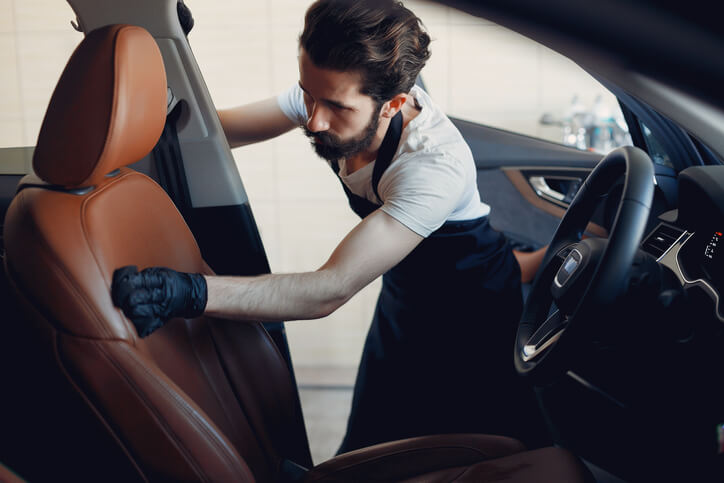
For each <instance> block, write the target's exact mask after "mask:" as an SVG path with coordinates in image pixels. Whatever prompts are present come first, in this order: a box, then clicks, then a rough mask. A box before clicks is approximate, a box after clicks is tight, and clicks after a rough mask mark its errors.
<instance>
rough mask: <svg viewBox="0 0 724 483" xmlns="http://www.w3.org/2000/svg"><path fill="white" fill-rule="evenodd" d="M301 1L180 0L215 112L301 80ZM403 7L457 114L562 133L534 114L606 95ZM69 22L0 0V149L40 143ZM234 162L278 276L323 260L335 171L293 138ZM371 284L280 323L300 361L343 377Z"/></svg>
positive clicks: (328, 246)
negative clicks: (422, 33) (320, 315)
mask: <svg viewBox="0 0 724 483" xmlns="http://www.w3.org/2000/svg"><path fill="white" fill-rule="evenodd" d="M309 3H311V2H310V1H308V0H254V1H252V0H234V1H229V0H186V4H187V5H188V6H189V7H190V9H191V10H192V12H193V15H194V18H195V21H196V26H195V27H194V30H193V31H192V32H191V35H190V37H189V40H190V42H191V46H192V48H193V50H194V53H195V55H196V58H197V61H198V63H199V65H200V67H201V70H202V72H203V73H204V76H205V79H206V82H207V85H208V87H209V91H210V92H211V95H212V98H213V99H214V102H215V104H216V105H217V107H229V106H233V105H238V104H244V103H246V102H251V101H256V100H259V99H263V98H266V97H270V96H273V95H276V94H277V93H279V92H280V91H281V90H283V89H286V88H287V87H288V86H290V85H291V84H292V83H294V82H296V81H297V79H298V71H297V59H296V57H297V37H298V35H299V32H300V30H301V27H302V21H303V15H304V12H305V10H306V8H307V6H308V5H309ZM406 5H407V6H408V7H409V8H410V9H411V10H413V11H414V12H415V13H416V14H417V15H418V16H419V17H420V18H421V19H422V20H423V22H424V23H425V24H426V26H427V27H428V30H429V32H430V34H431V36H432V38H433V43H432V47H431V49H432V58H431V60H430V62H429V64H428V66H427V67H426V68H425V70H424V71H423V76H424V79H425V82H426V84H427V86H428V89H429V91H430V93H431V95H432V96H433V98H434V99H435V100H436V101H437V102H438V104H440V105H441V106H442V107H443V108H445V109H446V110H447V111H448V112H449V113H451V114H454V115H456V116H458V117H463V118H468V119H472V120H476V121H479V122H484V123H487V124H490V125H494V126H497V127H504V128H506V129H510V130H517V131H520V132H523V133H526V134H529V135H535V136H542V137H547V138H550V139H552V140H557V139H559V138H560V133H559V130H558V128H551V127H545V126H541V125H540V124H539V122H538V120H539V118H540V116H541V114H542V113H543V112H553V113H555V114H560V113H562V112H563V110H564V109H565V108H566V107H567V106H568V105H569V104H570V100H571V97H572V96H573V95H574V94H578V95H579V96H580V97H581V98H582V99H583V100H584V101H585V102H586V103H589V104H590V103H591V102H592V101H593V98H594V97H595V95H596V94H597V93H600V92H602V91H601V88H600V87H599V86H597V85H596V84H595V83H593V82H591V79H590V78H589V77H588V76H587V75H586V74H584V73H582V72H581V71H580V70H579V69H578V68H577V67H576V66H575V65H573V64H572V63H571V62H569V61H567V60H566V59H562V58H560V57H558V56H556V55H555V54H553V53H552V52H550V51H549V50H547V49H545V48H544V47H541V46H538V45H536V44H532V43H530V42H529V41H527V40H526V39H523V38H521V37H520V36H518V35H515V34H512V33H510V32H508V31H506V30H505V29H502V28H500V27H498V26H496V25H494V24H491V23H489V22H485V21H483V20H480V19H477V18H474V17H471V16H469V15H466V14H463V13H461V12H457V11H453V10H451V9H449V8H447V7H441V6H439V5H436V4H432V3H430V2H427V1H422V0H410V1H407V2H406ZM73 18H74V14H73V12H72V10H71V9H70V7H69V6H68V5H67V4H66V3H65V2H63V1H62V0H0V65H1V66H2V68H1V70H0V147H3V146H17V145H32V144H34V143H35V138H36V137H37V132H38V129H39V126H40V122H41V121H42V117H43V114H44V109H45V106H46V104H47V102H48V99H49V97H50V94H51V93H52V89H53V87H54V85H55V81H56V80H57V78H58V76H59V74H60V72H61V70H62V68H63V66H64V64H65V61H66V60H67V58H68V56H69V55H70V53H71V52H72V50H73V48H74V47H75V45H77V43H78V42H79V41H80V40H81V34H80V33H78V32H75V31H74V30H73V29H72V28H71V26H70V20H71V19H73ZM606 102H608V103H609V104H612V103H613V102H614V101H612V99H611V97H607V98H606ZM234 156H235V159H236V160H237V165H238V167H239V171H240V173H241V175H242V179H243V181H244V185H245V188H246V189H247V191H248V194H249V197H250V200H251V204H252V209H253V211H254V214H255V217H256V219H257V222H258V225H259V228H260V230H261V234H262V238H263V240H264V243H265V246H266V248H267V253H268V256H269V259H270V263H271V266H272V270H273V271H275V272H298V271H305V270H314V269H316V268H318V267H319V266H320V265H321V264H323V263H324V262H325V261H326V259H327V257H328V256H329V254H330V253H331V252H332V250H333V249H334V247H335V246H336V245H337V243H339V241H340V240H341V239H342V237H343V236H344V235H345V234H346V233H347V232H348V231H349V230H350V229H351V228H352V227H353V226H354V225H355V223H356V222H357V219H356V217H355V215H354V214H352V212H351V211H350V210H349V208H348V207H347V205H346V200H345V198H344V195H343V193H342V190H341V188H340V186H339V183H338V181H337V180H336V179H335V178H334V177H333V176H332V175H331V174H330V172H329V168H328V167H327V166H326V165H325V164H324V163H323V162H322V161H321V160H320V159H319V158H317V157H316V155H315V154H314V153H313V151H312V150H311V148H310V147H309V146H308V141H307V140H306V138H304V137H303V136H302V135H301V133H300V132H292V133H289V134H286V135H284V136H281V137H279V138H277V139H275V140H272V141H269V142H265V143H260V144H257V145H254V146H248V147H243V148H239V149H236V150H234ZM378 290H379V281H376V282H374V283H372V284H371V285H370V286H369V287H367V288H366V289H364V290H363V291H362V292H360V293H359V294H358V295H357V296H355V297H354V298H353V299H352V300H351V301H350V302H348V303H347V304H346V305H345V306H344V307H342V308H341V309H339V310H338V311H337V312H335V313H334V314H332V315H331V316H329V317H326V318H324V319H321V320H317V321H303V322H292V323H290V324H288V325H287V330H288V336H289V342H290V346H291V350H292V357H293V358H294V361H295V363H296V364H297V365H298V366H300V368H301V367H310V366H330V367H335V368H337V369H341V371H340V370H337V371H336V372H335V374H337V375H338V377H337V380H339V382H351V377H352V374H353V372H354V369H355V366H356V364H357V362H358V359H359V355H360V353H361V348H362V343H363V341H364V335H365V332H366V330H367V326H368V324H369V321H370V319H371V316H372V312H373V310H374V303H375V299H376V293H377V291H378ZM345 368H346V370H345ZM301 372H302V373H304V374H306V373H307V372H304V371H301ZM340 374H341V375H340Z"/></svg>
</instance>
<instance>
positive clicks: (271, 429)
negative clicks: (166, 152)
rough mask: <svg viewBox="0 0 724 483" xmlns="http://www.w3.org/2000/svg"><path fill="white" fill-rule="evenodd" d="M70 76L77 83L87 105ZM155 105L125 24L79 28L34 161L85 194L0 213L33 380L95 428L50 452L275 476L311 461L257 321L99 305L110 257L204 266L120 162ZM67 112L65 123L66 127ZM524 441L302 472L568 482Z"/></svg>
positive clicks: (381, 453)
mask: <svg viewBox="0 0 724 483" xmlns="http://www.w3.org/2000/svg"><path fill="white" fill-rule="evenodd" d="M149 39H150V41H149ZM108 59H114V60H113V62H114V63H113V65H114V69H115V70H109V65H108ZM154 59H155V60H154ZM119 67H120V68H119ZM73 81H75V82H78V83H79V85H81V86H84V87H85V88H88V89H89V90H90V92H89V93H88V97H87V98H86V97H85V95H84V94H83V92H82V91H83V89H81V88H76V87H74V86H73V85H72V84H73ZM96 84H97V85H96ZM159 86H163V87H164V89H161V88H160V87H159ZM136 91H142V94H138V93H137V92H136ZM137 94H138V95H137ZM66 96H68V97H66ZM110 99H112V101H111V100H110ZM69 101H72V102H69ZM162 101H165V79H164V75H163V69H162V65H161V58H160V55H158V49H157V48H156V46H155V43H154V42H153V40H152V39H151V37H150V36H149V35H148V34H147V33H145V32H144V31H143V30H141V29H139V28H138V27H129V26H109V27H104V28H102V29H99V31H96V32H92V33H90V34H89V35H88V37H87V38H86V40H84V42H83V43H82V44H81V45H80V46H79V48H78V49H77V50H76V52H75V54H74V55H73V58H72V59H71V61H70V62H69V64H68V67H66V70H65V71H64V73H63V77H62V78H61V80H60V82H59V86H58V88H57V89H56V92H55V94H54V95H53V98H52V100H51V105H50V107H49V108H48V114H47V115H46V118H45V121H44V125H43V129H42V130H41V134H40V139H39V144H38V146H39V152H38V151H36V158H35V165H36V169H37V170H38V174H39V175H40V176H41V178H42V179H44V180H45V181H46V182H47V183H50V184H51V185H66V186H80V185H85V184H92V185H94V189H92V190H90V191H87V192H65V191H63V190H58V189H56V187H53V186H44V185H42V184H38V183H37V182H30V181H29V182H28V183H26V184H25V186H24V188H23V189H22V190H21V191H20V192H19V193H18V195H17V196H16V197H15V199H14V200H13V202H12V203H11V206H10V208H9V209H8V213H7V215H6V219H5V243H6V257H5V264H6V271H7V275H8V279H9V282H10V283H11V285H12V286H13V288H14V290H15V292H16V293H17V295H18V299H19V301H20V302H21V306H22V307H23V310H24V311H25V314H26V322H27V323H28V326H29V327H30V326H32V327H33V331H34V334H36V340H31V341H30V343H29V344H28V347H31V346H32V347H35V348H41V349H42V352H43V358H45V359H47V362H48V365H49V366H52V370H50V371H48V375H47V376H45V379H44V380H38V381H34V382H36V384H37V385H39V386H40V387H47V388H48V389H49V392H48V396H47V397H48V400H49V401H55V400H57V398H58V395H59V394H60V393H61V392H62V393H67V394H68V395H69V396H68V397H67V398H64V399H63V400H64V401H65V403H64V404H65V405H66V406H64V411H65V410H66V409H65V408H66V407H67V408H68V410H67V417H68V418H73V422H75V421H78V422H77V424H78V425H79V431H80V432H83V431H84V430H85V428H86V427H87V425H88V421H93V422H95V423H96V424H95V427H97V428H98V433H96V434H95V435H94V436H93V438H92V439H91V440H89V441H77V440H75V441H72V440H68V439H65V440H64V441H63V443H64V444H61V445H58V447H57V451H58V452H61V453H63V452H64V453H63V454H69V455H71V454H72V455H75V456H76V457H77V455H78V454H81V455H82V454H84V451H85V450H84V448H85V449H87V448H91V449H92V453H89V454H92V456H93V458H94V461H93V464H94V465H95V466H94V468H100V470H98V471H100V472H103V473H99V474H96V475H93V476H94V478H91V479H97V480H104V481H105V480H113V479H117V480H122V481H128V480H132V479H138V480H185V481H239V482H246V481H279V480H281V479H282V478H283V476H284V475H283V472H282V470H281V468H282V467H283V465H284V462H285V460H289V461H293V462H295V463H297V464H299V465H302V466H305V467H310V466H311V457H310V454H309V448H308V445H307V441H306V436H305V432H304V426H303V422H302V415H301V413H300V412H299V411H298V409H297V406H296V405H295V404H294V398H295V391H296V388H295V387H294V386H293V385H292V378H291V376H290V374H289V372H288V370H287V367H286V364H285V362H284V360H283V358H282V356H281V354H280V353H279V352H278V350H277V348H276V346H275V345H274V343H273V341H272V340H271V338H270V337H269V334H268V333H267V332H266V331H265V330H264V328H263V326H262V325H261V324H260V323H241V322H236V321H227V320H220V319H213V318H209V317H199V318H197V319H193V320H182V319H176V320H172V321H170V322H169V323H167V324H166V325H165V326H164V327H163V328H161V329H159V330H157V331H156V332H154V333H153V334H152V335H151V336H149V337H147V338H144V339H141V338H139V337H138V336H137V334H136V332H135V329H134V327H133V326H132V325H131V324H130V323H129V321H128V320H126V319H125V318H124V317H123V315H122V313H121V312H120V311H119V310H118V309H117V308H115V307H114V306H113V304H112V301H111V296H110V283H111V277H112V273H113V271H114V269H115V268H118V267H121V266H123V265H129V264H134V265H138V267H139V268H140V269H143V268H145V267H148V266H156V265H161V266H166V267H170V268H173V269H176V270H180V271H187V272H188V271H190V272H202V273H207V274H210V273H211V270H210V269H209V267H208V266H207V265H206V263H205V262H204V260H203V258H202V257H201V253H200V252H199V248H198V246H197V244H196V241H195V240H194V237H193V235H192V234H191V232H190V230H189V229H188V227H187V226H186V224H185V222H184V220H183V218H182V217H181V215H180V214H179V212H178V211H177V210H176V208H175V206H174V205H173V203H172V202H171V200H170V199H169V198H168V197H167V196H166V194H165V193H164V191H163V190H162V189H161V188H160V187H159V186H158V185H157V184H156V183H155V182H154V181H152V180H151V179H149V178H148V177H146V176H144V175H142V174H140V173H137V172H134V171H132V170H130V169H127V168H123V167H122V165H124V164H129V163H132V162H135V161H137V160H138V159H139V158H141V157H142V156H144V155H145V154H147V152H148V151H149V150H150V149H151V147H152V146H153V143H154V142H155V140H156V138H157V137H158V133H160V126H162V125H163V118H162V116H161V118H158V116H159V114H158V113H159V112H161V109H160V107H162V105H163V102H162ZM96 103H98V104H96ZM71 106H74V107H71ZM149 106H150V107H149ZM136 111H138V112H136ZM79 119H80V121H78V120H79ZM75 121H78V126H77V127H69V125H71V124H73V123H74V122H75ZM102 128H103V129H102ZM157 128H158V129H157ZM142 131H143V132H142ZM57 138H63V139H62V140H59V139H57ZM94 158H95V160H94ZM117 168H120V171H119V172H118V173H115V174H113V175H111V176H107V173H108V172H109V171H113V170H115V169H117ZM71 407H72V410H70V409H71ZM76 418H77V419H76ZM71 424H72V422H71ZM48 433H49V434H53V428H48ZM61 437H62V436H61ZM71 442H72V444H71ZM79 445H80V448H79V447H78V446H79ZM83 445H85V446H83ZM522 450H523V447H522V445H521V444H520V443H519V442H517V441H515V440H511V439H509V438H502V437H495V436H475V435H457V436H433V437H427V438H415V439H413V440H406V441H400V442H394V443H388V444H384V445H377V446H374V447H371V448H366V449H363V450H359V451H355V452H353V453H349V454H346V455H342V456H340V457H338V458H335V459H333V460H331V461H329V462H327V463H324V464H322V465H320V466H318V467H316V468H314V469H313V470H312V471H310V472H309V473H307V475H306V477H307V480H308V481H349V480H350V479H351V480H358V481H359V480H378V481H380V480H383V481H389V480H399V479H405V478H408V479H409V478H411V479H413V480H414V479H415V478H417V479H418V480H419V479H424V480H426V481H428V476H429V481H450V478H451V477H455V478H458V477H459V476H460V475H463V476H465V475H468V476H470V475H473V476H476V475H488V476H490V475H492V476H494V477H497V476H496V475H500V474H503V473H501V471H502V472H504V474H505V475H509V474H512V472H514V471H523V472H524V473H525V472H527V473H525V474H527V475H530V474H531V471H535V469H531V467H530V465H532V464H538V462H540V461H541V460H544V459H545V460H546V461H545V465H542V467H544V468H549V467H552V466H555V462H560V463H561V464H562V465H564V466H565V468H563V469H562V470H561V469H559V468H556V469H555V472H554V473H551V474H555V475H578V473H576V471H577V469H578V466H576V465H577V462H576V461H575V460H574V459H573V457H572V456H571V455H570V454H569V453H567V452H563V451H562V450H549V451H548V452H544V453H540V454H539V453H535V452H532V453H525V452H522ZM510 458H513V459H510ZM516 458H517V459H516ZM121 470H122V471H121ZM426 475H427V476H426ZM73 476H74V475H63V477H64V478H65V479H74V478H73ZM473 479H475V478H473ZM539 479H540V478H539ZM418 480H415V481H418ZM540 480H541V481H554V480H551V479H547V478H545V477H544V478H542V479H540ZM527 481H530V480H527ZM555 481H563V480H555ZM569 481H576V480H575V479H571V480H569Z"/></svg>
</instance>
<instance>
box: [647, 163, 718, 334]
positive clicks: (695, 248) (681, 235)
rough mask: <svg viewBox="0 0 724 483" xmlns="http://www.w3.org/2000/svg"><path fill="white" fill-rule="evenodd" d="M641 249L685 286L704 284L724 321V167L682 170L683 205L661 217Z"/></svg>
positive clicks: (681, 201)
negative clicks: (653, 257)
mask: <svg viewBox="0 0 724 483" xmlns="http://www.w3.org/2000/svg"><path fill="white" fill-rule="evenodd" d="M659 221H660V223H659V225H658V226H657V227H656V228H655V229H654V230H653V231H652V232H651V233H650V234H649V235H648V236H647V237H646V238H645V239H644V241H643V243H642V246H641V248H642V249H643V250H644V251H646V252H648V253H649V254H651V255H653V256H655V257H656V258H657V261H658V262H659V263H661V264H662V265H664V266H666V267H668V268H669V269H670V270H671V271H672V272H673V273H674V274H675V275H676V277H677V278H678V279H679V281H680V282H681V284H682V286H683V287H684V288H690V287H698V288H700V289H702V290H703V291H704V292H705V293H706V294H707V295H708V296H709V297H710V298H711V300H712V302H713V311H714V315H715V316H716V317H717V318H718V319H719V320H720V321H722V322H724V306H723V305H724V303H721V301H722V297H723V296H724V166H696V167H691V168H688V169H686V170H684V171H682V172H681V173H680V174H679V208H678V210H673V211H669V212H666V213H663V214H662V215H660V216H659Z"/></svg>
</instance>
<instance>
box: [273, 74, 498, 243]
mask: <svg viewBox="0 0 724 483" xmlns="http://www.w3.org/2000/svg"><path fill="white" fill-rule="evenodd" d="M410 94H411V95H412V96H413V97H414V98H415V99H416V100H417V102H418V104H419V105H420V106H421V107H422V110H421V111H420V113H419V114H418V115H417V117H415V118H414V119H413V120H412V121H410V122H409V123H408V124H407V126H406V127H405V129H404V130H403V131H402V135H401V137H400V143H399V145H398V147H397V152H396V153H395V155H394V156H393V158H392V161H391V163H390V166H389V167H388V168H387V169H386V170H385V172H384V173H383V174H382V178H380V182H379V184H378V185H377V191H378V193H379V194H380V199H378V198H377V196H375V192H374V190H373V189H372V183H371V180H372V171H373V169H374V164H375V163H374V162H372V163H369V164H367V165H365V166H363V167H362V168H360V169H358V170H357V171H355V172H353V173H352V174H347V169H346V166H345V162H344V159H341V160H339V176H340V178H341V179H342V181H343V182H344V184H346V185H347V187H348V188H349V189H350V191H352V193H354V194H356V195H358V196H361V197H363V198H366V199H367V200H369V201H371V202H373V203H376V204H381V205H382V206H381V209H382V211H384V212H385V213H387V214H388V215H390V216H391V217H393V218H394V219H396V220H397V221H399V222H400V223H402V224H403V225H405V226H406V227H407V228H409V229H410V230H412V231H414V232H415V233H417V234H418V235H420V236H423V237H427V236H429V235H430V233H432V232H434V231H435V230H437V229H438V228H440V227H441V226H442V225H443V223H445V222H446V221H461V220H472V219H475V218H479V217H481V216H485V215H487V214H488V213H490V207H489V206H488V205H486V204H485V203H483V202H481V201H480V194H479V193H478V186H477V181H476V174H477V172H476V169H475V161H474V160H473V155H472V153H471V152H470V147H468V145H467V143H466V142H465V140H464V139H463V137H462V135H461V134H460V132H459V131H458V129H457V128H456V127H455V126H454V125H453V123H452V122H451V121H450V119H448V117H447V116H446V115H445V114H444V113H443V112H442V111H441V110H440V109H439V108H438V107H437V106H436V105H435V104H434V103H433V102H432V99H430V97H429V96H428V95H427V93H425V91H423V90H422V89H420V88H419V87H417V86H415V87H413V88H412V90H411V91H410ZM277 101H278V102H279V107H280V108H281V110H282V111H283V112H284V114H285V115H286V116H287V117H288V118H289V119H291V120H293V121H295V122H298V123H299V124H303V123H306V121H307V110H306V108H305V106H304V97H303V92H302V90H301V88H300V87H299V85H298V84H295V85H294V86H293V87H292V88H290V89H289V90H287V91H286V92H283V93H282V94H280V95H279V97H278V98H277Z"/></svg>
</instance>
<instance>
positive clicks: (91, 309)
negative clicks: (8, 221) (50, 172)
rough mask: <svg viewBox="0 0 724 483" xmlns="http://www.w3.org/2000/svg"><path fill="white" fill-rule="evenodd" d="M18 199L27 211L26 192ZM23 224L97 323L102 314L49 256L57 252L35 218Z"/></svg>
mask: <svg viewBox="0 0 724 483" xmlns="http://www.w3.org/2000/svg"><path fill="white" fill-rule="evenodd" d="M18 197H19V201H18V202H19V203H20V204H21V205H22V206H21V208H22V211H25V209H26V208H25V206H26V205H27V200H26V199H25V198H26V192H25V191H24V192H21V193H20V194H19V195H18ZM21 223H27V226H28V228H29V229H30V230H31V231H32V232H33V234H34V235H35V239H36V240H38V243H39V244H40V246H41V249H42V250H41V254H42V253H46V254H48V255H46V257H47V259H48V262H49V263H48V268H50V269H51V270H53V272H54V273H55V274H57V275H59V276H58V279H59V281H60V282H61V283H62V284H63V285H65V287H66V288H68V289H69V290H70V291H71V292H73V293H74V294H75V295H76V299H77V300H79V301H80V302H81V303H82V305H83V306H84V308H85V309H86V311H87V312H88V313H89V315H91V316H95V319H96V322H97V319H98V318H100V317H99V316H100V314H98V313H97V312H96V310H95V307H94V306H93V304H91V303H90V302H89V301H88V300H87V299H86V297H85V296H84V294H83V293H82V292H80V291H79V290H78V287H77V286H76V284H75V283H74V282H73V280H74V277H72V276H71V274H70V273H69V272H68V271H67V270H66V268H65V266H64V265H63V264H62V263H59V261H58V260H59V258H58V257H57V256H51V255H49V254H54V253H55V252H54V251H53V250H52V249H51V247H50V245H49V244H48V242H47V240H46V239H45V237H43V236H42V233H41V232H40V230H39V228H38V225H37V223H35V220H34V218H33V217H32V216H25V217H23V221H21ZM41 256H42V255H41ZM53 319H55V318H54V317H53ZM56 320H57V319H56ZM98 325H99V328H100V329H101V331H102V332H104V334H105V335H106V336H109V337H110V336H112V335H113V334H112V333H111V332H110V331H109V330H108V329H107V328H106V327H105V326H103V325H102V324H98Z"/></svg>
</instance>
